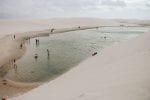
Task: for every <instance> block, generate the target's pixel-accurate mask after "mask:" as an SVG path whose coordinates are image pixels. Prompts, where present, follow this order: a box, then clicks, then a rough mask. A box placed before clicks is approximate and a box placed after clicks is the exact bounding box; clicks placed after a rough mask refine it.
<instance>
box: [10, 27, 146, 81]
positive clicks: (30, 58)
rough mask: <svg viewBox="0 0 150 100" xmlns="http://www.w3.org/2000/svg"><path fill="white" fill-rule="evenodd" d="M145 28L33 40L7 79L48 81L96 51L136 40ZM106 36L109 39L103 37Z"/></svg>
mask: <svg viewBox="0 0 150 100" xmlns="http://www.w3.org/2000/svg"><path fill="white" fill-rule="evenodd" d="M146 30H147V29H145V28H100V29H92V30H84V31H75V32H67V33H63V34H56V35H51V36H49V37H41V38H40V37H38V38H36V39H38V40H39V44H38V46H36V39H31V40H30V43H29V41H28V43H27V44H26V46H27V52H26V54H25V55H24V56H23V57H22V58H21V59H20V60H18V61H17V62H16V63H17V66H18V68H17V73H15V71H14V70H10V71H9V72H8V74H7V77H8V78H10V79H12V80H15V81H21V82H41V81H43V82H44V81H49V80H50V79H53V78H55V77H56V76H58V75H61V74H62V73H64V72H66V71H67V70H69V69H70V68H72V67H73V66H75V65H77V64H78V63H80V62H81V61H83V60H84V59H86V58H87V57H90V56H91V55H92V53H93V52H98V53H100V52H101V50H102V49H103V48H104V47H106V46H108V45H110V44H112V43H114V42H120V41H124V40H128V39H130V38H133V37H136V36H138V35H139V34H141V33H143V32H144V31H146ZM105 36H106V38H104V37H105Z"/></svg>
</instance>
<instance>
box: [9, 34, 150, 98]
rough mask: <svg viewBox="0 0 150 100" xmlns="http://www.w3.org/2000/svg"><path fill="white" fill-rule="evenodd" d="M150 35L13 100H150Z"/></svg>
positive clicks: (105, 52)
mask: <svg viewBox="0 0 150 100" xmlns="http://www.w3.org/2000/svg"><path fill="white" fill-rule="evenodd" d="M149 38H150V34H149V33H147V34H146V33H145V34H144V35H142V36H141V37H138V38H136V39H135V40H130V41H128V42H126V43H121V44H116V45H113V46H112V47H109V48H106V49H104V51H102V52H101V53H100V54H99V55H98V56H95V57H91V58H89V59H87V60H85V61H83V62H82V63H81V64H79V65H78V66H77V67H74V68H73V69H72V70H70V71H69V72H67V73H65V74H64V75H62V76H60V77H59V78H57V79H55V80H53V81H51V82H50V83H48V84H45V85H43V86H40V87H39V88H37V89H34V90H32V91H30V92H29V93H26V94H24V95H22V96H19V97H16V98H12V99H11V100H31V99H32V100H42V99H48V100H149V99H150V85H149V83H150V77H149V76H150V61H149V60H150V45H149V43H150V39H149Z"/></svg>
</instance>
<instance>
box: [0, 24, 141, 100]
mask: <svg viewBox="0 0 150 100" xmlns="http://www.w3.org/2000/svg"><path fill="white" fill-rule="evenodd" d="M116 23H117V24H112V23H111V24H109V23H108V25H107V26H112V27H113V26H120V23H119V22H116ZM101 24H102V23H101ZM127 25H128V24H127ZM134 25H135V24H134ZM134 25H131V26H134ZM87 26H88V25H87ZM102 26H103V25H93V26H92V25H90V26H88V27H85V26H81V27H80V28H79V27H78V26H77V27H74V28H58V29H57V28H56V30H54V32H51V29H46V30H43V31H29V32H23V33H16V34H15V35H16V38H15V39H13V36H14V34H13V35H7V37H3V38H1V40H0V41H1V46H0V48H1V50H0V53H1V55H3V56H1V57H0V66H5V65H7V64H9V63H10V62H12V61H13V59H19V58H20V57H22V56H23V54H24V53H25V51H26V47H25V46H23V48H22V49H20V47H19V45H20V43H24V41H25V40H26V39H27V38H28V37H30V38H35V37H41V36H49V35H50V34H56V33H63V32H68V31H77V30H85V29H92V28H97V27H102ZM128 26H130V24H129V25H128ZM136 26H139V25H138V24H137V25H136ZM4 47H5V48H4ZM106 51H107V50H106ZM96 57H97V56H96ZM92 58H93V57H92ZM87 61H88V59H87ZM95 61H97V60H95ZM95 61H94V62H95ZM85 62H86V60H85ZM92 62H93V61H92ZM92 62H91V61H90V63H92ZM81 65H82V63H81V64H79V66H81ZM72 70H74V69H72ZM72 70H71V71H69V73H70V72H72ZM67 73H68V72H67ZM67 73H66V74H67ZM66 74H65V75H66ZM65 75H62V76H60V78H61V77H63V76H65ZM6 80H7V79H6ZM57 80H59V77H58V78H57V79H56V81H57ZM10 81H11V80H10ZM54 81H55V80H54ZM68 81H69V80H68ZM8 82H9V80H8ZM9 83H10V85H11V84H12V83H13V82H9ZM50 83H52V84H53V82H50ZM48 84H49V83H48ZM56 84H57V83H56ZM39 85H41V84H37V85H36V86H35V87H37V86H39ZM18 86H19V85H18ZM28 86H32V85H31V84H29V85H28ZM42 86H43V85H42ZM42 86H40V87H42ZM44 86H45V85H44ZM56 86H57V85H56ZM40 87H39V88H40ZM30 89H31V88H29V90H30ZM20 91H22V90H20ZM33 91H36V90H33ZM31 92H32V91H31ZM29 93H30V92H29ZM60 93H61V91H60ZM19 95H20V94H19ZM64 95H65V94H64ZM71 95H73V94H71ZM71 95H70V96H71ZM83 95H85V94H83ZM22 97H23V98H24V96H21V97H19V98H21V99H18V100H24V99H23V98H22ZM52 97H53V96H52ZM60 97H61V96H60ZM87 97H88V96H87ZM50 98H51V97H50ZM63 98H66V100H67V98H69V97H65V96H64V97H63ZM90 98H91V97H90ZM14 100H17V98H14ZM54 100H58V98H55V97H54ZM64 100H65V99H64Z"/></svg>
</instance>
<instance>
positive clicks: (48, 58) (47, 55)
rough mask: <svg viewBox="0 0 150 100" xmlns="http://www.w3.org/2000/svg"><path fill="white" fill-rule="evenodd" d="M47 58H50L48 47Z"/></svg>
mask: <svg viewBox="0 0 150 100" xmlns="http://www.w3.org/2000/svg"><path fill="white" fill-rule="evenodd" d="M47 58H48V59H49V49H47Z"/></svg>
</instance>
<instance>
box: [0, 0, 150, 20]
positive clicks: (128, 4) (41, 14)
mask: <svg viewBox="0 0 150 100" xmlns="http://www.w3.org/2000/svg"><path fill="white" fill-rule="evenodd" d="M54 17H97V18H130V19H134V18H136V19H150V0H0V19H17V18H19V19H26V18H27V19H30V18H54Z"/></svg>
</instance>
